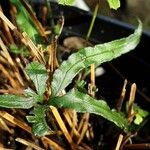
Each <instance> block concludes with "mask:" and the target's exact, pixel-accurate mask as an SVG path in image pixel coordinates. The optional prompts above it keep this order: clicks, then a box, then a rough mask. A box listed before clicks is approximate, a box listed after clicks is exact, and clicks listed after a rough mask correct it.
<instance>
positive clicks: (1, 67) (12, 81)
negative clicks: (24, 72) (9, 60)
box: [0, 64, 18, 89]
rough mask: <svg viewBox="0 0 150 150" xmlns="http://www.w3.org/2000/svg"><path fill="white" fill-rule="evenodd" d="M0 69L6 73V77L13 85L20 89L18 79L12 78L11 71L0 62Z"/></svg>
mask: <svg viewBox="0 0 150 150" xmlns="http://www.w3.org/2000/svg"><path fill="white" fill-rule="evenodd" d="M0 70H1V71H2V73H3V74H4V75H5V77H6V78H7V79H8V80H9V81H10V84H11V86H12V87H13V88H14V89H18V84H17V83H16V81H15V80H14V79H13V78H12V76H11V75H10V73H9V72H8V71H7V70H6V69H5V68H4V66H3V65H1V64H0Z"/></svg>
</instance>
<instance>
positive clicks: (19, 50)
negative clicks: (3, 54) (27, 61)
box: [10, 44, 29, 57]
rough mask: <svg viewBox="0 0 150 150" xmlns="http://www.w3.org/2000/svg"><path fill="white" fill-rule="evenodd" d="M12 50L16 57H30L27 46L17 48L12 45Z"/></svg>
mask: <svg viewBox="0 0 150 150" xmlns="http://www.w3.org/2000/svg"><path fill="white" fill-rule="evenodd" d="M10 50H11V52H13V53H15V54H16V55H18V54H20V55H23V56H24V57H26V56H29V50H28V49H27V48H26V47H25V46H21V47H17V45H15V44H11V45H10Z"/></svg>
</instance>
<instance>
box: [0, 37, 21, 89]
mask: <svg viewBox="0 0 150 150" xmlns="http://www.w3.org/2000/svg"><path fill="white" fill-rule="evenodd" d="M0 47H1V48H2V50H3V52H4V54H5V58H6V59H7V60H8V63H9V64H10V65H11V66H12V69H13V71H14V75H15V76H16V78H17V79H18V81H19V83H20V84H21V85H22V86H24V83H23V80H22V78H21V76H20V74H19V71H18V69H17V67H16V66H15V64H14V62H13V60H12V58H11V56H10V54H9V52H8V50H7V48H6V46H5V44H4V43H3V41H2V39H1V38H0Z"/></svg>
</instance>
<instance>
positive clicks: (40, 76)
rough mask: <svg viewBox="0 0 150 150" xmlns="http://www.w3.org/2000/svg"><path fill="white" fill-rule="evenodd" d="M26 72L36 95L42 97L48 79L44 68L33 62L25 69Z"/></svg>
mask: <svg viewBox="0 0 150 150" xmlns="http://www.w3.org/2000/svg"><path fill="white" fill-rule="evenodd" d="M26 72H27V74H28V75H29V77H30V78H31V80H32V81H33V82H34V85H35V88H36V91H37V94H38V95H41V96H43V93H44V92H45V90H46V86H47V85H46V81H47V79H48V73H47V71H46V68H45V66H44V65H43V64H40V63H38V62H33V63H31V64H30V65H28V66H27V67H26Z"/></svg>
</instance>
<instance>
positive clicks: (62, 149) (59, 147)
mask: <svg viewBox="0 0 150 150" xmlns="http://www.w3.org/2000/svg"><path fill="white" fill-rule="evenodd" d="M42 141H43V142H44V143H46V144H48V145H49V146H50V147H51V148H54V149H55V150H64V148H62V147H61V146H59V145H58V144H57V143H55V142H54V141H52V140H51V139H49V138H47V137H43V138H42Z"/></svg>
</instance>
